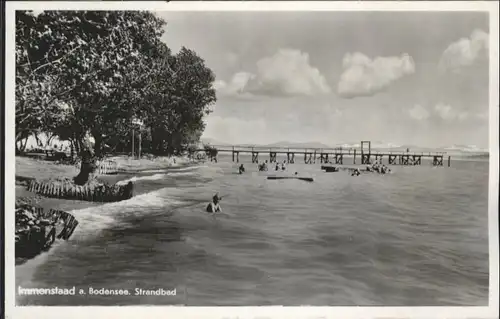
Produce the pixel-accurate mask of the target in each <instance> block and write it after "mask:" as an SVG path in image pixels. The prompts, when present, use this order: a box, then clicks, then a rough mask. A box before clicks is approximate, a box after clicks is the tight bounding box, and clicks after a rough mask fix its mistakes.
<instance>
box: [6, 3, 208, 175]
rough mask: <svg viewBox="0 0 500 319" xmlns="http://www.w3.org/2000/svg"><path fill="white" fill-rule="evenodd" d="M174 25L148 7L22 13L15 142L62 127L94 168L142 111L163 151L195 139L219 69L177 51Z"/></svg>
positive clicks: (120, 143)
mask: <svg viewBox="0 0 500 319" xmlns="http://www.w3.org/2000/svg"><path fill="white" fill-rule="evenodd" d="M165 25H166V23H165V21H163V20H161V19H159V18H158V17H156V16H155V15H154V14H152V13H150V12H143V11H45V12H43V13H41V14H39V15H38V16H35V15H33V14H32V13H30V12H23V11H17V12H16V142H17V141H20V140H23V139H26V138H27V137H28V136H30V135H32V134H37V133H40V132H50V133H52V134H55V135H57V136H58V137H59V138H60V139H64V140H69V141H71V142H72V143H73V145H75V148H76V151H77V153H78V155H79V156H80V157H81V158H82V163H86V164H85V165H87V166H86V168H85V170H87V171H89V172H91V171H92V167H91V166H92V165H91V164H92V162H95V160H96V159H97V158H99V157H102V156H104V155H105V154H106V152H109V151H113V150H117V149H119V148H126V147H129V145H130V143H131V142H132V141H131V135H130V132H131V130H132V129H133V128H134V125H133V124H132V120H133V119H134V118H140V119H142V120H143V121H144V123H145V127H144V128H142V130H143V134H142V136H143V140H145V145H147V146H148V147H149V151H151V152H153V153H155V154H158V155H159V154H174V153H179V152H183V151H184V150H185V149H186V147H187V146H188V145H190V144H192V143H196V142H197V141H198V140H199V137H200V135H201V133H202V131H203V129H204V123H203V117H204V115H206V114H208V113H209V112H210V109H209V107H210V105H211V104H213V103H214V102H215V100H216V97H215V91H214V89H213V86H212V85H213V82H214V80H215V77H214V74H213V72H212V71H211V70H210V69H209V68H208V67H207V66H206V65H205V62H204V60H203V59H202V58H201V57H199V56H198V55H197V54H196V53H195V52H194V51H192V50H189V49H186V48H182V49H181V50H180V51H179V52H178V53H177V54H172V52H171V50H170V49H169V48H168V46H167V45H166V44H165V43H163V42H162V41H161V36H162V34H163V32H164V28H165ZM90 137H92V138H93V140H94V143H93V144H91V143H89V141H88V139H89V138H90ZM129 149H130V148H129ZM85 165H84V164H82V171H83V170H84V166H85ZM83 175H85V176H87V175H88V174H87V172H84V173H83ZM85 176H83V177H82V181H83V180H85V179H86V178H85ZM87 177H88V176H87Z"/></svg>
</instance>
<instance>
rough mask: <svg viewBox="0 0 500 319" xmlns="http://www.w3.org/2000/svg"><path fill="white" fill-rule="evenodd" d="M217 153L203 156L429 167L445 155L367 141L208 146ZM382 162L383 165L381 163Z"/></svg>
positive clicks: (441, 160) (235, 160) (271, 160)
mask: <svg viewBox="0 0 500 319" xmlns="http://www.w3.org/2000/svg"><path fill="white" fill-rule="evenodd" d="M211 148H213V149H216V150H217V152H211V153H210V154H208V153H207V155H208V157H209V158H210V160H214V161H217V154H219V153H231V154H232V159H233V162H236V163H239V162H240V153H242V154H251V159H252V163H259V161H261V162H262V161H265V160H267V161H268V162H269V163H276V162H277V156H278V155H286V160H285V161H286V162H287V163H289V164H294V163H295V160H296V155H303V156H304V163H305V164H316V163H317V162H318V163H320V164H336V165H343V164H351V163H346V162H345V161H346V158H352V164H361V165H372V164H387V165H402V166H417V165H422V159H424V158H427V159H430V160H431V164H432V165H433V166H444V164H443V163H444V159H445V156H446V153H444V152H425V153H424V152H420V153H418V152H409V150H408V151H407V152H402V151H399V152H398V151H395V152H391V151H382V152H380V151H373V150H372V149H371V142H370V141H361V144H360V148H348V149H346V148H341V147H339V148H328V149H319V148H301V149H299V148H285V147H273V148H266V147H257V146H255V147H251V146H211ZM197 151H198V152H205V151H206V149H199V150H197ZM358 157H359V158H358ZM385 159H386V161H385V162H384V160H385ZM447 165H448V167H450V165H451V157H450V156H448V157H447Z"/></svg>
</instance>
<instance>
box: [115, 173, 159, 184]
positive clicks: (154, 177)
mask: <svg viewBox="0 0 500 319" xmlns="http://www.w3.org/2000/svg"><path fill="white" fill-rule="evenodd" d="M165 176H166V174H155V175H149V176H134V177H132V178H129V179H126V180H123V181H119V182H117V183H116V184H117V185H125V184H127V183H128V182H137V181H155V180H159V179H163V178H165Z"/></svg>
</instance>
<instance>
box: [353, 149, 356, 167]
mask: <svg viewBox="0 0 500 319" xmlns="http://www.w3.org/2000/svg"><path fill="white" fill-rule="evenodd" d="M353 164H356V149H354V160H353Z"/></svg>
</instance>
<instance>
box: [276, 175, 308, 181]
mask: <svg viewBox="0 0 500 319" xmlns="http://www.w3.org/2000/svg"><path fill="white" fill-rule="evenodd" d="M267 179H271V180H276V179H300V180H301V181H305V182H314V179H313V178H312V177H298V176H268V177H267Z"/></svg>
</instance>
